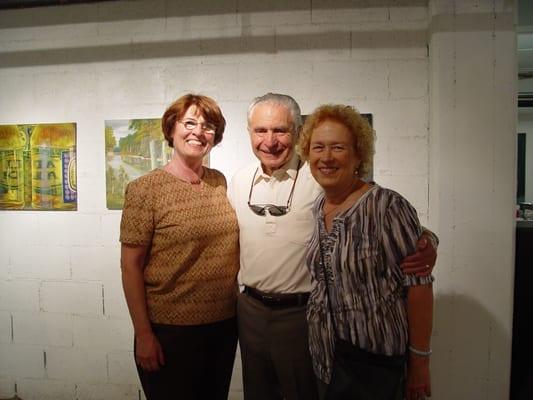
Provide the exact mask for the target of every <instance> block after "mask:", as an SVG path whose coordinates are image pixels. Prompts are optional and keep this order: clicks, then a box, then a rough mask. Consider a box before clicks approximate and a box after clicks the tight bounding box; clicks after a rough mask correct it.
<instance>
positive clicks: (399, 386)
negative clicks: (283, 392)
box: [299, 105, 433, 400]
mask: <svg viewBox="0 0 533 400" xmlns="http://www.w3.org/2000/svg"><path fill="white" fill-rule="evenodd" d="M299 148H300V153H301V155H302V158H303V159H305V160H307V161H308V162H309V166H310V169H311V173H312V175H313V176H314V178H315V179H316V181H317V182H318V183H319V184H320V186H321V187H322V188H323V190H324V194H323V195H321V196H319V197H318V198H317V200H316V202H315V205H314V209H313V213H314V216H315V219H316V225H315V230H314V234H313V237H312V239H311V241H310V243H309V248H308V252H307V265H308V267H309V269H310V272H311V276H312V288H311V295H310V298H309V301H308V304H307V319H308V324H309V344H310V351H311V356H312V359H313V367H314V370H315V373H316V375H317V377H318V383H319V387H320V392H321V398H323V399H344V398H352V399H374V400H375V399H390V400H392V399H394V400H401V399H403V398H404V395H405V396H406V398H407V399H408V400H415V399H422V398H424V397H425V396H429V395H430V394H431V387H430V374H429V355H430V353H431V350H430V336H431V326H432V304H433V292H432V281H433V277H432V276H431V275H429V276H415V275H406V274H404V273H403V272H402V269H401V268H400V262H401V260H402V259H403V258H404V257H405V256H406V255H408V254H410V253H412V252H413V251H414V250H415V248H416V242H417V239H418V238H419V237H420V235H421V233H422V227H421V226H420V223H419V221H418V217H417V213H416V210H415V209H414V208H413V207H412V206H411V205H410V204H409V202H408V201H407V200H406V199H405V198H403V197H402V196H401V195H400V194H398V193H396V192H394V191H392V190H389V189H386V188H383V187H381V186H379V185H377V184H375V183H368V182H366V181H365V180H363V178H365V177H366V176H367V174H368V172H369V171H370V169H371V163H372V157H373V154H374V132H373V130H372V128H371V127H370V125H369V124H368V122H367V121H366V120H365V118H364V117H363V116H361V114H360V113H359V112H357V111H356V110H355V109H353V108H352V107H349V106H345V105H324V106H321V107H319V108H318V109H317V110H315V112H314V113H313V114H312V115H310V116H309V117H308V118H307V120H306V122H305V124H304V127H303V132H302V135H301V137H300V143H299ZM346 363H347V364H346ZM346 365H348V367H346ZM405 370H407V380H405ZM343 374H344V375H343Z"/></svg>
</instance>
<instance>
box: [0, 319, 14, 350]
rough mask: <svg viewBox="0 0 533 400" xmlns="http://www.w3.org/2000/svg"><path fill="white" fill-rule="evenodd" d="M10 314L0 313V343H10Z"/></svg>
mask: <svg viewBox="0 0 533 400" xmlns="http://www.w3.org/2000/svg"><path fill="white" fill-rule="evenodd" d="M11 334H12V331H11V313H10V312H9V311H0V343H11V342H12V337H11Z"/></svg>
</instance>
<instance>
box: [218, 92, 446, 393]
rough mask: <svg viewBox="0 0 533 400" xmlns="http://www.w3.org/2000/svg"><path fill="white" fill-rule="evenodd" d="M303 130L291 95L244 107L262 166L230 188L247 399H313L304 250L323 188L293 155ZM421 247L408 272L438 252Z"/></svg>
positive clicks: (241, 174)
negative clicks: (240, 289)
mask: <svg viewBox="0 0 533 400" xmlns="http://www.w3.org/2000/svg"><path fill="white" fill-rule="evenodd" d="M301 125H302V118H301V114H300V108H299V106H298V104H297V103H296V101H295V100H294V99H293V98H292V97H290V96H287V95H282V94H273V93H268V94H266V95H264V96H261V97H258V98H256V99H255V100H254V101H253V102H252V103H251V105H250V107H249V108H248V131H249V134H250V140H251V144H252V149H253V152H254V154H255V156H256V157H257V158H258V160H259V162H255V163H254V164H252V165H250V166H248V167H245V168H244V169H242V170H241V171H239V172H237V173H236V174H235V176H234V177H233V179H232V182H231V184H230V187H229V188H228V196H229V198H230V202H231V203H232V205H233V207H234V208H235V211H236V213H237V219H238V221H239V229H240V237H239V240H240V254H241V255H240V257H241V265H240V267H241V269H240V273H239V282H240V284H241V285H242V286H243V287H244V290H243V292H242V293H240V294H239V296H238V299H237V319H238V326H239V343H240V348H241V356H242V364H243V384H244V398H245V399H246V400H262V399H265V400H274V399H279V400H282V399H285V400H296V399H300V400H312V399H316V398H318V393H317V387H316V379H315V375H314V373H313V368H312V364H311V358H310V354H309V349H308V340H307V321H306V304H307V299H308V297H309V291H310V290H311V283H310V276H309V272H308V270H307V267H306V264H305V251H306V243H307V241H308V240H309V238H310V237H311V234H312V231H313V227H314V222H313V216H312V212H311V208H312V205H313V202H314V200H315V198H316V197H317V195H318V194H319V192H320V189H319V186H318V184H317V183H316V182H315V181H314V179H313V177H312V175H311V173H310V171H309V167H308V165H307V164H306V163H303V162H301V161H300V159H299V158H298V155H297V154H296V152H295V149H294V146H295V143H296V141H297V135H298V132H299V130H300V128H301ZM426 242H427V241H426V239H422V240H421V241H420V243H419V248H421V249H423V250H422V251H421V252H419V253H416V254H415V255H412V256H410V257H408V259H406V260H404V261H405V265H404V267H407V268H404V270H405V271H406V272H420V270H419V269H420V266H422V267H425V268H426V269H428V270H429V269H430V268H428V265H431V266H432V265H433V264H434V262H435V258H436V253H435V249H434V247H433V246H426Z"/></svg>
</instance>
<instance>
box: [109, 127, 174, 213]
mask: <svg viewBox="0 0 533 400" xmlns="http://www.w3.org/2000/svg"><path fill="white" fill-rule="evenodd" d="M105 150H106V194H107V208H108V209H111V210H120V209H122V206H123V204H124V190H125V189H126V185H127V184H128V183H129V182H130V181H132V180H134V179H136V178H138V177H139V176H141V175H144V174H146V173H147V172H149V171H151V170H153V169H155V168H159V167H162V166H163V165H165V164H166V163H167V162H168V161H169V159H170V157H171V155H172V149H171V148H170V147H169V146H168V145H167V142H166V140H165V138H164V136H163V132H162V131H161V119H159V118H156V119H123V120H106V121H105Z"/></svg>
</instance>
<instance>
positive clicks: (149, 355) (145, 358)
mask: <svg viewBox="0 0 533 400" xmlns="http://www.w3.org/2000/svg"><path fill="white" fill-rule="evenodd" d="M135 362H136V363H137V364H138V365H139V366H140V367H141V368H142V369H144V370H146V371H157V370H159V368H161V366H163V365H165V357H164V356H163V350H162V349H161V345H160V344H159V341H158V340H157V338H156V337H155V335H154V334H153V333H148V334H144V335H141V336H135Z"/></svg>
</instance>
